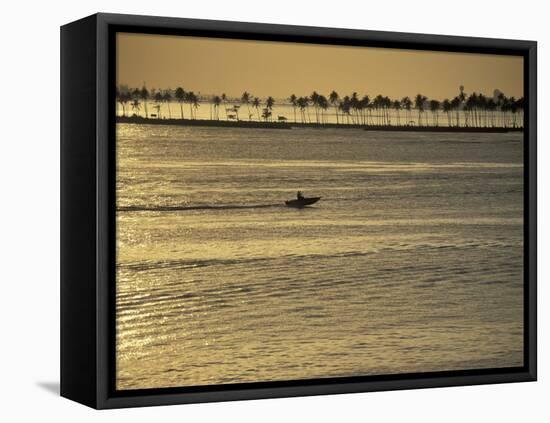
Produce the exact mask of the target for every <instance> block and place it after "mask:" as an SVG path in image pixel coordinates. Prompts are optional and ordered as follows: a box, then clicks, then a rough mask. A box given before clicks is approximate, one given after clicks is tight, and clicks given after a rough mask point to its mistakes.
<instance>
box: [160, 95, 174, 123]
mask: <svg viewBox="0 0 550 423" xmlns="http://www.w3.org/2000/svg"><path fill="white" fill-rule="evenodd" d="M162 99H163V100H164V102H165V103H166V105H167V106H168V119H172V111H171V110H170V102H171V101H172V93H171V90H170V88H168V89H167V90H166V91H164V94H163V96H162Z"/></svg>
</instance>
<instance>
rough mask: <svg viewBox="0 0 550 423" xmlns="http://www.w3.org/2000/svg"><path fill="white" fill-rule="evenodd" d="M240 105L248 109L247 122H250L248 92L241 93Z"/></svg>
mask: <svg viewBox="0 0 550 423" xmlns="http://www.w3.org/2000/svg"><path fill="white" fill-rule="evenodd" d="M241 103H243V104H246V108H247V109H248V120H250V118H251V117H252V115H251V114H250V93H249V92H246V91H245V92H244V93H243V95H242V96H241Z"/></svg>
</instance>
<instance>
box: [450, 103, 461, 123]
mask: <svg viewBox="0 0 550 423" xmlns="http://www.w3.org/2000/svg"><path fill="white" fill-rule="evenodd" d="M461 104H462V101H461V100H460V97H458V96H456V97H455V98H453V99H452V100H451V108H452V109H453V110H455V111H456V126H457V127H459V126H460V105H461Z"/></svg>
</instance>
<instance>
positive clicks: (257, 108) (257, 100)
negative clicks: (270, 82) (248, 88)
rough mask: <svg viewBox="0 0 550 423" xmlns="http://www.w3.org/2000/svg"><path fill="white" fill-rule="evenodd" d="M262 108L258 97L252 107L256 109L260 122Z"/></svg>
mask: <svg viewBox="0 0 550 423" xmlns="http://www.w3.org/2000/svg"><path fill="white" fill-rule="evenodd" d="M260 106H261V102H260V99H259V98H258V97H254V99H253V100H252V107H254V108H255V109H256V114H257V115H258V120H260ZM294 116H296V112H294ZM294 120H296V117H294Z"/></svg>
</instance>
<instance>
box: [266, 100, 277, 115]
mask: <svg viewBox="0 0 550 423" xmlns="http://www.w3.org/2000/svg"><path fill="white" fill-rule="evenodd" d="M274 104H275V99H274V98H273V97H271V96H269V97H267V99H266V100H265V107H266V108H267V110H268V111H269V116H271V110H272V109H273V105H274Z"/></svg>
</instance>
